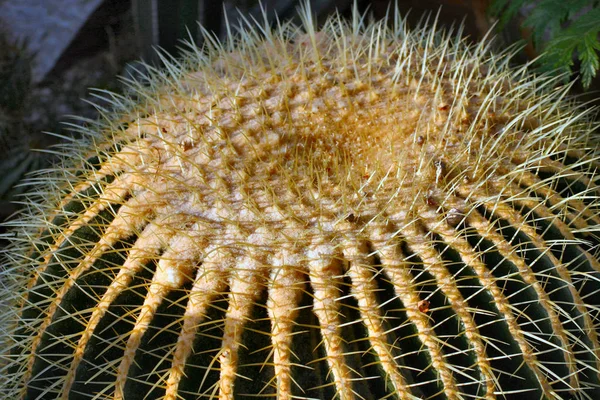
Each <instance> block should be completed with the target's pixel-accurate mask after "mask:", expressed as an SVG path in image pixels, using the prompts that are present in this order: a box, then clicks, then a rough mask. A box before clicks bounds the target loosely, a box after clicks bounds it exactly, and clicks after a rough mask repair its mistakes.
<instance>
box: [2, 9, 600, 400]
mask: <svg viewBox="0 0 600 400" xmlns="http://www.w3.org/2000/svg"><path fill="white" fill-rule="evenodd" d="M302 15H303V26H302V27H295V26H292V25H289V24H285V25H281V26H280V27H279V28H278V30H276V31H275V32H272V31H271V30H270V28H268V27H267V26H263V25H261V24H257V25H253V24H250V23H249V24H248V27H247V29H246V30H244V31H243V32H241V33H240V34H239V35H237V36H235V37H234V36H233V35H230V37H229V41H228V42H227V43H219V42H217V41H214V40H213V39H212V38H211V37H210V35H207V43H208V44H207V45H206V46H205V48H203V49H202V50H199V49H196V48H190V50H189V51H188V53H187V54H186V57H185V58H184V59H183V61H179V62H178V61H173V60H170V61H168V62H167V67H166V69H165V70H163V71H153V72H152V73H151V76H149V77H148V79H147V82H149V83H148V84H141V83H138V82H135V81H130V85H131V88H132V89H133V90H132V92H133V94H134V95H133V96H132V97H129V98H128V97H119V96H117V95H110V96H112V98H113V104H114V105H115V109H116V111H114V110H113V111H110V112H109V111H107V112H105V113H104V116H105V118H104V119H103V120H101V121H98V122H95V123H93V122H90V123H89V124H88V127H87V128H85V133H86V134H87V136H88V138H89V140H88V143H86V144H83V145H81V144H73V145H72V146H70V147H69V148H68V149H66V150H65V162H64V164H63V165H61V166H57V167H55V168H53V169H52V170H50V171H46V172H43V173H40V174H38V175H37V176H35V177H33V178H31V181H32V182H33V183H37V182H38V181H44V182H45V183H44V185H43V186H42V189H38V191H37V192H36V193H34V194H33V195H32V196H31V198H30V199H29V201H28V202H27V207H28V211H26V212H24V213H23V214H22V215H21V216H20V217H19V218H18V219H16V220H14V221H13V222H10V223H8V224H9V225H13V232H12V233H11V241H12V244H11V246H10V247H9V248H8V250H6V251H5V260H6V261H5V262H4V264H3V265H4V271H3V273H2V279H3V283H2V284H3V286H2V288H1V290H2V293H1V296H0V301H2V304H3V305H5V306H6V307H8V308H7V309H8V310H9V311H6V312H5V313H4V314H3V315H2V317H0V318H2V320H1V323H2V331H1V332H2V333H1V341H2V344H3V350H2V351H3V353H0V354H1V357H2V358H1V359H0V393H2V394H3V395H4V397H5V398H10V399H55V398H58V399H67V398H69V399H79V398H81V399H87V398H93V399H138V398H139V399H149V398H164V399H171V400H175V399H198V398H219V399H222V400H225V399H233V398H243V397H245V396H249V397H251V396H256V397H263V396H271V397H277V398H278V399H291V398H299V399H328V398H337V399H343V400H346V399H359V398H363V399H371V398H381V399H383V398H386V399H387V398H389V399H392V398H398V399H415V398H434V397H436V398H437V397H439V398H444V397H445V398H448V399H467V398H487V399H493V398H511V397H513V396H515V395H516V393H526V394H528V395H531V396H532V398H548V399H559V398H560V399H566V398H571V397H572V396H580V397H582V398H597V397H598V396H600V374H599V373H598V369H599V368H600V361H599V360H600V344H599V338H598V332H599V316H598V313H599V311H600V307H599V306H600V302H599V301H598V300H597V298H598V295H597V294H598V291H600V279H599V278H600V262H599V261H598V245H599V243H600V241H599V239H598V226H599V225H600V217H599V216H598V211H599V208H600V203H599V201H598V195H599V190H598V186H597V181H598V173H597V168H598V166H599V164H598V147H597V142H595V141H594V140H593V137H592V135H591V132H592V130H593V128H594V127H593V125H592V122H590V121H591V118H590V117H589V115H590V112H589V110H585V109H584V108H582V107H580V106H578V105H576V104H574V103H573V102H570V101H567V100H565V94H566V89H559V90H555V89H552V86H553V83H554V78H549V77H543V76H542V77H539V76H538V77H532V76H530V75H528V73H527V69H526V68H521V69H518V70H515V69H514V68H511V67H510V66H509V65H508V64H509V60H510V54H509V52H507V53H504V54H500V55H493V54H491V53H490V52H489V51H488V47H487V44H486V42H484V43H482V44H480V45H476V46H473V45H468V44H467V43H465V42H464V41H463V40H462V39H461V32H460V29H459V30H458V31H454V32H452V31H446V32H442V31H439V30H437V29H436V28H435V22H434V23H432V24H431V23H428V22H426V23H425V24H423V25H421V26H418V27H416V28H415V29H413V30H411V31H409V30H407V28H406V26H405V21H404V20H403V19H402V18H400V16H399V15H398V13H397V12H395V13H394V14H393V18H392V21H393V23H392V24H390V25H386V24H384V23H365V22H364V19H363V17H362V16H360V15H358V13H356V12H355V13H354V16H353V19H352V20H351V21H350V22H346V21H342V20H341V19H340V18H339V17H337V16H334V17H332V18H330V19H329V20H328V21H327V23H326V24H325V26H324V27H323V28H322V29H321V30H317V29H316V28H315V26H314V24H313V21H312V19H311V13H310V10H308V8H307V9H305V10H304V11H303V13H302ZM251 25H252V26H251ZM265 25H266V24H265Z"/></svg>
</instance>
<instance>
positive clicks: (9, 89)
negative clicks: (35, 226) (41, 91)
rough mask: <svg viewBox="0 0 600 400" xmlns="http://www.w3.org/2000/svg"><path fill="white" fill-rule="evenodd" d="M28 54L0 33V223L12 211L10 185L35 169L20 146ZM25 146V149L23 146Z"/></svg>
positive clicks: (32, 159) (26, 96)
mask: <svg viewBox="0 0 600 400" xmlns="http://www.w3.org/2000/svg"><path fill="white" fill-rule="evenodd" d="M31 63H32V57H31V54H29V52H28V51H27V46H26V43H22V42H17V41H15V40H12V39H11V38H10V37H9V35H8V34H7V33H6V32H4V31H2V30H0V220H2V219H4V217H6V216H7V214H8V213H10V212H11V211H12V207H10V206H9V200H11V199H13V195H14V194H15V189H13V187H14V184H15V183H16V182H18V181H19V180H20V179H21V177H22V176H23V174H25V173H26V172H28V171H32V170H33V169H35V168H37V167H38V164H39V163H38V160H37V157H36V156H35V155H33V154H32V153H31V152H30V151H29V149H27V150H25V149H24V148H23V147H24V143H25V142H27V135H26V132H25V130H24V127H23V121H22V120H23V114H24V110H25V108H26V107H27V103H28V100H29V97H30V93H31ZM25 147H26V146H25Z"/></svg>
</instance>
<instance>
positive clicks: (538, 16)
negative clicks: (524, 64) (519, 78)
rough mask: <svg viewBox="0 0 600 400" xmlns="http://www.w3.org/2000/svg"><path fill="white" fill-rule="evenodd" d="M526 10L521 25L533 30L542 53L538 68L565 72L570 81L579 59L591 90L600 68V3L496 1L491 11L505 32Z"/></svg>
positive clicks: (579, 0) (578, 0) (584, 82)
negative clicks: (510, 23)
mask: <svg viewBox="0 0 600 400" xmlns="http://www.w3.org/2000/svg"><path fill="white" fill-rule="evenodd" d="M523 10H526V11H525V13H524V14H526V15H525V17H524V20H523V25H522V26H523V27H524V28H529V29H531V38H530V39H531V43H532V45H533V47H534V48H535V50H536V52H537V53H541V56H540V57H539V58H538V59H537V60H536V63H537V65H538V67H539V69H540V70H541V71H554V72H555V73H557V74H561V73H564V76H565V79H567V78H569V77H571V76H573V73H574V67H575V64H576V62H575V60H577V61H578V63H579V64H580V65H579V66H578V72H579V75H580V76H581V82H582V85H583V87H584V88H585V89H587V88H589V87H590V84H591V83H592V79H593V78H594V77H595V76H596V74H597V71H598V69H599V67H600V61H599V52H600V40H599V37H598V35H599V33H600V1H597V0H593V1H592V0H569V1H565V0H539V1H535V2H532V1H531V0H493V1H492V2H491V5H490V7H489V10H488V11H489V14H490V15H491V16H493V17H497V18H498V28H499V29H500V30H504V29H506V28H507V26H508V24H509V22H511V21H513V20H514V19H515V18H516V17H517V16H518V14H519V13H520V12H522V11H523Z"/></svg>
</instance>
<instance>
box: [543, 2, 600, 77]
mask: <svg viewBox="0 0 600 400" xmlns="http://www.w3.org/2000/svg"><path fill="white" fill-rule="evenodd" d="M599 33H600V8H595V9H591V10H589V11H587V12H586V13H585V14H583V15H582V16H581V17H580V18H578V19H576V20H575V21H573V22H572V23H571V26H569V27H568V28H567V29H564V30H562V31H560V32H558V34H557V35H556V36H555V37H554V38H553V39H552V40H551V41H549V42H548V44H547V46H546V54H545V55H544V57H542V59H541V61H542V62H544V63H548V64H549V65H551V66H552V67H555V68H558V69H562V70H565V69H566V70H568V71H569V72H571V73H572V67H573V54H574V53H575V51H577V53H578V58H579V60H580V61H581V78H582V83H583V86H584V88H588V87H589V85H590V84H591V81H592V78H594V76H595V75H596V72H597V71H598V69H599V59H598V51H600V42H599V40H598V34H599Z"/></svg>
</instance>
